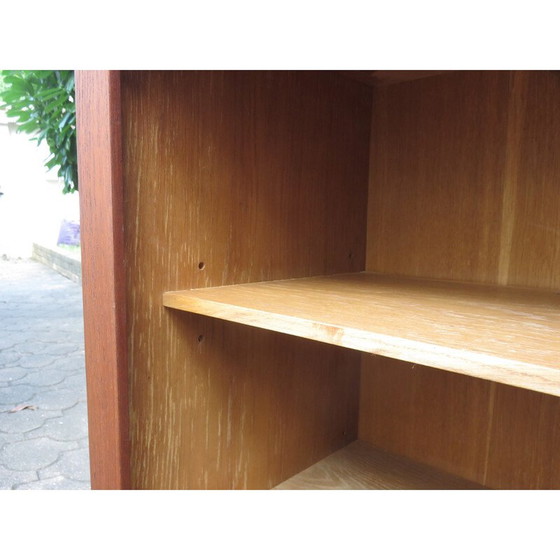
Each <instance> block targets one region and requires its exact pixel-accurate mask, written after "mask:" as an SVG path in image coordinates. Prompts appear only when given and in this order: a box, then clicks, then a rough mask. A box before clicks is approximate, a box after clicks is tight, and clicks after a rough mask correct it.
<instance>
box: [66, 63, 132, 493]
mask: <svg viewBox="0 0 560 560" xmlns="http://www.w3.org/2000/svg"><path fill="white" fill-rule="evenodd" d="M120 110H121V107H120V80H119V73H118V72H108V71H107V72H105V71H99V72H94V71H82V72H77V74H76V113H77V144H78V164H79V165H78V169H79V180H80V216H81V219H80V221H81V244H82V285H83V300H84V338H85V359H86V378H87V396H88V420H89V422H88V424H89V427H88V429H89V447H90V463H91V465H90V469H91V486H92V488H93V489H107V490H116V489H125V488H128V487H129V485H130V464H129V461H130V457H129V439H128V437H129V433H128V396H127V385H128V377H127V353H126V308H125V294H126V287H125V268H124V262H123V256H124V252H123V251H124V238H123V221H124V217H123V191H122V187H123V186H122V167H121V128H120V122H121V121H120V117H121V113H120Z"/></svg>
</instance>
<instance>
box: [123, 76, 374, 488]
mask: <svg viewBox="0 0 560 560" xmlns="http://www.w3.org/2000/svg"><path fill="white" fill-rule="evenodd" d="M370 114H371V95H370V91H369V89H368V88H367V86H365V85H363V84H360V83H357V82H353V81H350V80H347V79H345V78H343V77H342V76H340V75H338V74H337V73H323V72H130V73H125V74H124V76H123V119H124V132H123V135H124V145H125V157H124V161H125V167H124V173H125V199H126V205H125V209H126V254H127V262H128V279H127V282H128V296H127V307H128V309H129V311H130V322H129V325H130V327H129V354H130V376H131V386H130V389H131V437H132V481H133V487H135V488H270V487H272V486H274V485H276V484H277V483H279V482H280V481H282V480H285V479H286V478H288V477H290V476H292V475H293V474H295V473H296V472H299V471H300V470H302V469H303V468H306V467H308V466H309V465H311V464H313V463H314V462H316V461H318V460H320V459H321V458H322V457H324V456H326V455H328V454H329V453H332V452H333V451H335V450H336V449H338V448H340V447H342V446H343V445H345V444H347V443H348V442H350V441H352V440H353V439H355V437H356V430H357V401H358V393H357V391H358V382H359V368H360V363H359V356H358V355H356V353H353V352H350V351H347V350H345V349H340V348H335V347H332V348H327V349H325V346H324V345H321V344H318V343H314V342H310V341H304V340H301V341H295V340H294V339H293V338H291V337H285V336H282V335H278V334H273V333H266V332H262V331H255V330H254V329H249V328H247V327H243V326H238V325H226V324H224V323H222V322H217V321H214V320H212V319H208V318H204V317H197V316H194V315H188V314H185V313H181V312H177V311H174V310H169V309H166V308H164V307H163V306H162V304H161V294H162V293H163V292H165V291H170V290H178V289H191V288H200V287H206V286H219V285H223V284H234V283H241V282H254V281H263V280H272V279H277V278H290V277H296V276H310V275H318V274H334V273H341V272H356V271H359V270H363V267H364V265H365V221H366V210H367V209H366V199H367V181H368V141H369V133H370V130H369V120H370Z"/></svg>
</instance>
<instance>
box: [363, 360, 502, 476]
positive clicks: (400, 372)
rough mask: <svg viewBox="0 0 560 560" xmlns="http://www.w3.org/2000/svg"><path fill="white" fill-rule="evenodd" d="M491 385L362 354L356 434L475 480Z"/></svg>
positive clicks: (482, 458)
mask: <svg viewBox="0 0 560 560" xmlns="http://www.w3.org/2000/svg"><path fill="white" fill-rule="evenodd" d="M492 385H493V383H492V382H490V381H485V380H482V379H474V378H471V377H468V376H466V375H460V374H454V373H450V372H446V371H443V370H438V369H434V368H429V367H425V366H420V365H417V364H410V363H407V362H402V361H400V360H392V359H389V358H383V357H381V356H369V355H364V358H363V374H362V384H361V394H360V424H359V437H360V439H363V440H364V441H367V442H370V443H373V444H375V445H376V446H379V447H381V448H383V449H386V450H388V451H392V452H394V453H398V454H400V455H404V456H406V457H409V458H411V459H414V460H416V461H420V462H422V463H426V464H428V465H431V466H433V467H437V468H440V469H443V470H445V471H447V472H451V473H453V474H456V475H458V476H461V477H464V478H467V479H469V480H476V481H480V480H481V479H482V478H483V475H484V464H485V459H486V449H485V447H484V445H482V442H483V441H484V437H485V435H486V430H487V426H488V423H489V418H490V415H491V410H489V407H488V403H489V393H490V391H491V387H492Z"/></svg>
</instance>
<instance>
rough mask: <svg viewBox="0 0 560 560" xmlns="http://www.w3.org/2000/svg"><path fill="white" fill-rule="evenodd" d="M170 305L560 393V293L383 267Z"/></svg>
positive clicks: (181, 297)
mask: <svg viewBox="0 0 560 560" xmlns="http://www.w3.org/2000/svg"><path fill="white" fill-rule="evenodd" d="M163 301H164V305H166V306H168V307H173V308H175V309H182V310H184V311H191V312H194V313H199V314H202V315H207V316H210V317H216V318H219V319H224V320H228V321H233V322H237V323H242V324H246V325H251V326H256V327H260V328H265V329H269V330H272V331H277V332H282V333H286V334H293V335H295V336H301V337H304V338H310V339H312V340H318V341H320V342H327V343H330V344H336V345H338V346H343V347H345V348H351V349H354V350H361V351H364V352H370V353H374V354H380V355H383V356H388V357H392V358H398V359H401V360H406V361H408V362H415V363H418V364H422V365H428V366H432V367H439V368H444V369H448V370H451V371H455V372H458V373H465V374H467V375H473V376H475V377H481V378H483V379H491V380H494V381H500V382H502V383H507V384H511V385H516V386H520V387H526V388H530V389H533V390H536V391H542V392H545V393H551V394H556V395H560V295H557V294H554V293H548V292H536V291H530V290H519V289H517V290H516V289H504V288H493V287H486V286H479V285H465V284H458V283H451V282H437V281H430V280H416V279H410V278H395V277H387V276H382V275H376V274H368V273H361V274H352V275H335V276H330V277H318V278H306V279H294V280H285V281H276V282H263V283H256V284H244V285H234V286H225V287H219V288H209V289H201V290H191V291H182V292H171V293H169V292H168V293H166V294H164V300H163Z"/></svg>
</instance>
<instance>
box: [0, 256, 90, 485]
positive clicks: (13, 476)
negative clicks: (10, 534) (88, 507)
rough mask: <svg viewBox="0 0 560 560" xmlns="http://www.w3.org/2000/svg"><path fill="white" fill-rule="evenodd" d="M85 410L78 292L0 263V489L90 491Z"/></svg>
mask: <svg viewBox="0 0 560 560" xmlns="http://www.w3.org/2000/svg"><path fill="white" fill-rule="evenodd" d="M26 405H27V407H26V408H24V407H25V406H26ZM86 406H87V404H86V384H85V372H84V342H83V322H82V292H81V287H80V285H79V284H76V283H74V282H72V281H71V280H68V279H67V278H65V277H63V276H61V275H60V274H58V273H57V272H54V271H53V270H51V269H50V268H48V267H46V266H44V265H42V264H39V263H37V262H34V261H31V260H8V261H6V260H2V259H0V489H13V490H27V489H29V490H40V489H56V490H71V489H76V490H78V489H79V490H82V489H83V490H86V489H89V488H90V482H89V454H88V433H87V410H86Z"/></svg>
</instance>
